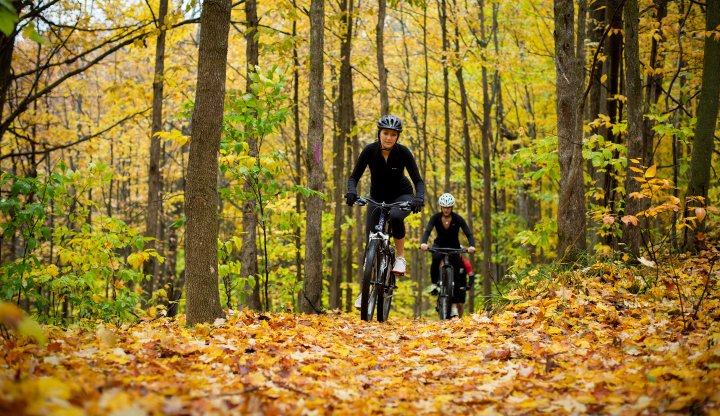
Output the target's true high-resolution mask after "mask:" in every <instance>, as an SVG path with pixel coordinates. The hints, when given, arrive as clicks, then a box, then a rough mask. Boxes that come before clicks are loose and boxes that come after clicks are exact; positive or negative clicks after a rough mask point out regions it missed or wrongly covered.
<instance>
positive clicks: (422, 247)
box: [420, 243, 428, 251]
mask: <svg viewBox="0 0 720 416" xmlns="http://www.w3.org/2000/svg"><path fill="white" fill-rule="evenodd" d="M427 249H428V245H427V244H425V243H422V244H420V250H422V251H425V250H427Z"/></svg>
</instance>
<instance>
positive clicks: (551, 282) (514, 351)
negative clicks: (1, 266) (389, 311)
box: [0, 251, 720, 415]
mask: <svg viewBox="0 0 720 416" xmlns="http://www.w3.org/2000/svg"><path fill="white" fill-rule="evenodd" d="M719 257H720V256H718V253H717V251H713V252H712V253H705V255H703V256H699V257H695V258H686V259H685V260H684V261H683V262H682V263H680V264H677V265H676V266H675V267H672V266H670V265H669V264H668V265H665V266H664V267H661V266H657V265H656V266H655V267H657V269H653V268H650V267H646V268H645V269H630V268H623V267H617V266H612V265H605V264H597V265H594V266H592V267H589V268H586V269H583V270H577V271H574V272H571V273H568V274H565V275H563V276H560V277H557V276H556V277H554V278H550V279H547V280H546V281H545V283H544V284H542V282H540V284H538V285H535V287H534V288H533V289H532V292H529V289H523V290H519V291H516V292H513V293H510V294H509V295H508V298H509V299H515V300H514V301H513V302H511V303H508V304H506V305H505V306H503V307H502V308H498V309H497V310H496V311H495V312H493V313H492V314H484V313H483V314H473V315H470V316H465V317H464V318H462V319H453V320H451V321H444V322H438V321H432V320H417V319H407V318H399V317H393V316H391V318H390V320H389V322H387V323H377V322H362V321H360V319H359V317H358V314H357V313H353V314H349V313H340V312H332V311H330V312H328V313H326V314H321V315H302V314H297V315H294V314H280V313H272V314H260V313H256V312H250V311H242V312H236V313H231V314H230V315H229V316H228V318H227V319H226V320H218V321H217V322H215V323H214V324H213V325H201V326H197V327H195V328H186V327H185V326H184V320H183V319H182V318H180V319H177V320H169V319H165V318H161V319H154V320H148V321H141V322H139V323H136V324H132V325H123V326H120V327H114V326H109V325H103V324H100V325H99V326H97V327H95V328H92V329H87V328H86V329H81V328H71V329H62V328H56V327H46V328H44V331H45V333H46V335H47V342H46V343H44V344H38V343H36V342H34V341H32V340H31V339H29V338H26V337H23V336H18V335H13V332H12V331H9V332H8V331H7V330H5V331H4V332H3V334H4V336H3V337H1V338H0V347H1V349H2V352H1V353H0V414H13V415H21V414H34V415H50V414H58V415H60V414H62V415H73V414H103V415H107V414H113V415H143V414H170V415H186V414H202V415H206V414H229V413H230V414H270V415H274V414H282V415H286V414H307V415H314V414H349V415H364V414H410V415H412V414H423V415H424V414H443V415H445V414H536V413H544V414H553V415H555V414H621V415H634V414H649V415H653V414H720V297H719V293H718V292H719V291H718V286H717V283H718V273H717V271H715V270H713V266H714V261H715V260H717V259H718V258H719ZM643 273H646V274H647V276H646V275H644V274H643ZM649 276H654V277H653V278H654V279H655V280H653V281H652V284H651V285H650V286H647V287H646V289H645V290H642V291H641V292H642V293H640V294H633V293H631V292H633V291H634V292H637V287H638V284H639V282H641V281H646V280H647V279H648V278H649ZM681 300H682V302H680V301H681Z"/></svg>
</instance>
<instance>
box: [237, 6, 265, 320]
mask: <svg viewBox="0 0 720 416" xmlns="http://www.w3.org/2000/svg"><path fill="white" fill-rule="evenodd" d="M245 20H246V21H247V22H246V27H247V29H246V31H245V59H246V67H245V73H246V74H247V77H246V79H247V84H246V85H245V91H246V92H247V93H248V94H254V92H253V90H252V88H251V85H252V82H251V81H250V74H251V73H254V72H255V66H256V65H258V63H259V44H258V39H257V27H258V17H257V2H256V1H255V0H247V1H245ZM247 142H248V155H249V156H250V157H251V158H253V159H255V158H258V157H259V149H258V139H257V137H255V136H253V135H248V139H247ZM244 187H245V192H247V195H253V194H254V192H253V191H252V187H253V185H252V184H250V183H246V184H245V185H244ZM257 204H258V201H256V200H255V199H254V198H248V199H247V200H246V201H244V202H243V204H242V216H243V217H242V224H243V233H242V248H241V249H240V277H241V278H243V282H244V283H243V288H242V291H243V293H244V294H245V296H240V297H239V298H238V309H242V308H244V307H248V308H250V309H253V310H260V309H262V303H261V302H260V281H261V280H260V274H259V273H258V263H257V257H258V248H257V228H258V217H257ZM252 281H254V285H251V284H250V282H252ZM243 298H245V299H243Z"/></svg>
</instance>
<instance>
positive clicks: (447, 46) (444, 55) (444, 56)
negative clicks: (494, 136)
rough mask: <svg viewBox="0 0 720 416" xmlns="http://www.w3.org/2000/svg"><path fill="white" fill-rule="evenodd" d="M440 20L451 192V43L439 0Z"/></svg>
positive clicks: (447, 183) (444, 5) (446, 187)
mask: <svg viewBox="0 0 720 416" xmlns="http://www.w3.org/2000/svg"><path fill="white" fill-rule="evenodd" d="M438 18H439V19H440V31H441V34H442V57H441V60H442V71H443V111H444V115H445V117H444V119H443V121H444V124H445V134H444V135H443V140H444V142H445V182H444V188H443V192H450V191H451V189H450V69H449V66H450V62H449V61H448V54H449V53H450V41H449V40H448V29H447V21H448V19H447V2H446V1H445V0H438Z"/></svg>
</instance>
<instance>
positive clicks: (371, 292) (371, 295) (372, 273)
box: [360, 240, 379, 321]
mask: <svg viewBox="0 0 720 416" xmlns="http://www.w3.org/2000/svg"><path fill="white" fill-rule="evenodd" d="M377 247H378V242H377V241H376V240H371V241H370V242H369V243H368V247H367V251H366V253H365V264H364V265H363V279H362V284H361V286H360V319H362V320H363V321H370V320H372V316H373V313H374V312H375V296H376V294H375V291H376V288H375V282H376V281H377V276H378V268H379V267H378V262H379V255H378V250H377Z"/></svg>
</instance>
